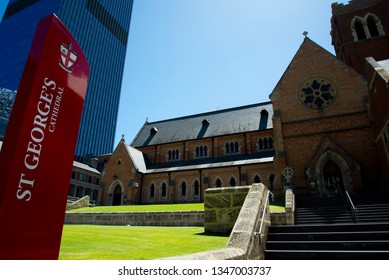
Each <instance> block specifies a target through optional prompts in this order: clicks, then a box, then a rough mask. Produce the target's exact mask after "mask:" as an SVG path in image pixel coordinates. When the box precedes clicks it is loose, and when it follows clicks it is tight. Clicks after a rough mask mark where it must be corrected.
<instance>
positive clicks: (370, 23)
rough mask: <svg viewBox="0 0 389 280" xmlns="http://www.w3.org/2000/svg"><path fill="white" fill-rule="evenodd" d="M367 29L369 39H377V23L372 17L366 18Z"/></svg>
mask: <svg viewBox="0 0 389 280" xmlns="http://www.w3.org/2000/svg"><path fill="white" fill-rule="evenodd" d="M367 28H368V29H369V32H370V36H371V37H377V36H379V35H380V33H379V32H378V28H377V23H376V21H375V20H374V18H373V17H372V16H369V17H368V18H367Z"/></svg>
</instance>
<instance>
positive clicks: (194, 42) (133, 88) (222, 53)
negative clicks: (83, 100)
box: [115, 0, 348, 145]
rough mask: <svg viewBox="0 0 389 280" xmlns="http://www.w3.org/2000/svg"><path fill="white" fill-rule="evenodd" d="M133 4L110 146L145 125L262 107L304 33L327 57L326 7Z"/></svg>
mask: <svg viewBox="0 0 389 280" xmlns="http://www.w3.org/2000/svg"><path fill="white" fill-rule="evenodd" d="M134 2H135V3H134V7H133V13H132V21H131V30H130V35H129V41H128V50H127V55H126V64H125V72H124V76H123V85H122V95H121V101H120V108H119V115H118V124H117V128H116V137H115V145H116V144H117V143H118V142H119V140H120V138H121V135H122V134H124V135H125V139H126V142H127V143H130V142H131V141H132V140H133V139H134V137H135V136H136V134H137V132H138V131H139V130H140V129H141V127H142V126H143V124H144V122H145V121H146V118H148V120H149V122H154V121H160V120H165V119H170V118H175V117H181V116H186V115H192V114H198V113H203V112H208V111H213V110H217V109H226V108H232V107H236V106H243V105H247V104H252V103H259V102H266V101H269V94H270V93H271V92H272V90H273V88H274V87H275V86H276V84H277V82H278V81H279V79H280V78H281V76H282V74H283V73H284V71H285V69H286V67H287V66H288V65H289V63H290V61H291V60H292V58H293V56H294V54H295V53H296V51H297V50H298V48H299V46H300V45H301V43H302V42H303V39H304V36H303V35H302V33H303V32H304V31H308V32H309V34H308V37H309V38H311V39H312V40H313V41H315V42H316V43H318V44H319V45H321V46H322V47H323V48H325V49H326V50H328V51H330V52H331V53H334V51H333V46H332V45H331V36H330V26H331V24H330V19H331V3H333V2H336V1H333V0H319V1H317V0H315V1H313V0H295V1H285V0H279V1H268V0H191V1H189V0H135V1H134ZM337 2H338V3H344V4H347V3H348V1H337Z"/></svg>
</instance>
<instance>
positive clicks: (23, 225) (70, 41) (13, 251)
mask: <svg viewBox="0 0 389 280" xmlns="http://www.w3.org/2000/svg"><path fill="white" fill-rule="evenodd" d="M88 75H89V66H88V62H87V60H86V58H85V55H84V54H83V52H82V50H81V48H80V46H79V45H78V43H77V42H76V41H75V39H74V38H73V36H72V35H71V34H70V32H69V31H68V30H67V29H66V27H65V26H64V25H63V24H62V23H61V22H60V21H59V19H58V18H57V17H56V16H55V15H50V16H48V17H46V18H44V19H42V20H41V21H40V23H39V25H38V28H37V31H36V33H35V37H34V40H33V43H32V47H31V50H30V53H29V56H28V59H27V63H26V66H25V69H24V72H23V76H22V79H21V82H20V85H19V89H18V93H17V96H16V100H15V103H14V107H13V110H12V114H11V117H10V120H9V123H8V128H7V132H6V135H5V138H4V143H3V146H2V149H1V152H0V259H43V260H47V259H58V254H59V248H60V243H61V236H62V228H63V222H64V216H65V210H66V201H67V196H68V190H69V186H70V177H71V171H72V166H73V158H74V150H75V146H76V140H77V135H78V129H79V125H80V119H81V113H82V107H83V104H84V99H85V92H86V87H87V82H88Z"/></svg>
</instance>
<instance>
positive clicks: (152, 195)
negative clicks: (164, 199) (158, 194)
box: [150, 184, 155, 199]
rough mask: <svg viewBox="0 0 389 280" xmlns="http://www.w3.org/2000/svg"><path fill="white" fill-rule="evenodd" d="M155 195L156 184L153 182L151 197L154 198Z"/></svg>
mask: <svg viewBox="0 0 389 280" xmlns="http://www.w3.org/2000/svg"><path fill="white" fill-rule="evenodd" d="M154 197H155V185H154V184H151V186H150V198H151V199H152V198H154Z"/></svg>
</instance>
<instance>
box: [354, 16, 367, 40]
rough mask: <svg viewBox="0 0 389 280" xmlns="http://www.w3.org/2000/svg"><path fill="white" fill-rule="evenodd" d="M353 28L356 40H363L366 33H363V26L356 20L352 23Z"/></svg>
mask: <svg viewBox="0 0 389 280" xmlns="http://www.w3.org/2000/svg"><path fill="white" fill-rule="evenodd" d="M354 27H355V32H357V36H358V40H365V39H366V33H365V29H364V28H363V24H362V23H361V22H360V21H358V20H357V21H355V23H354Z"/></svg>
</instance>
